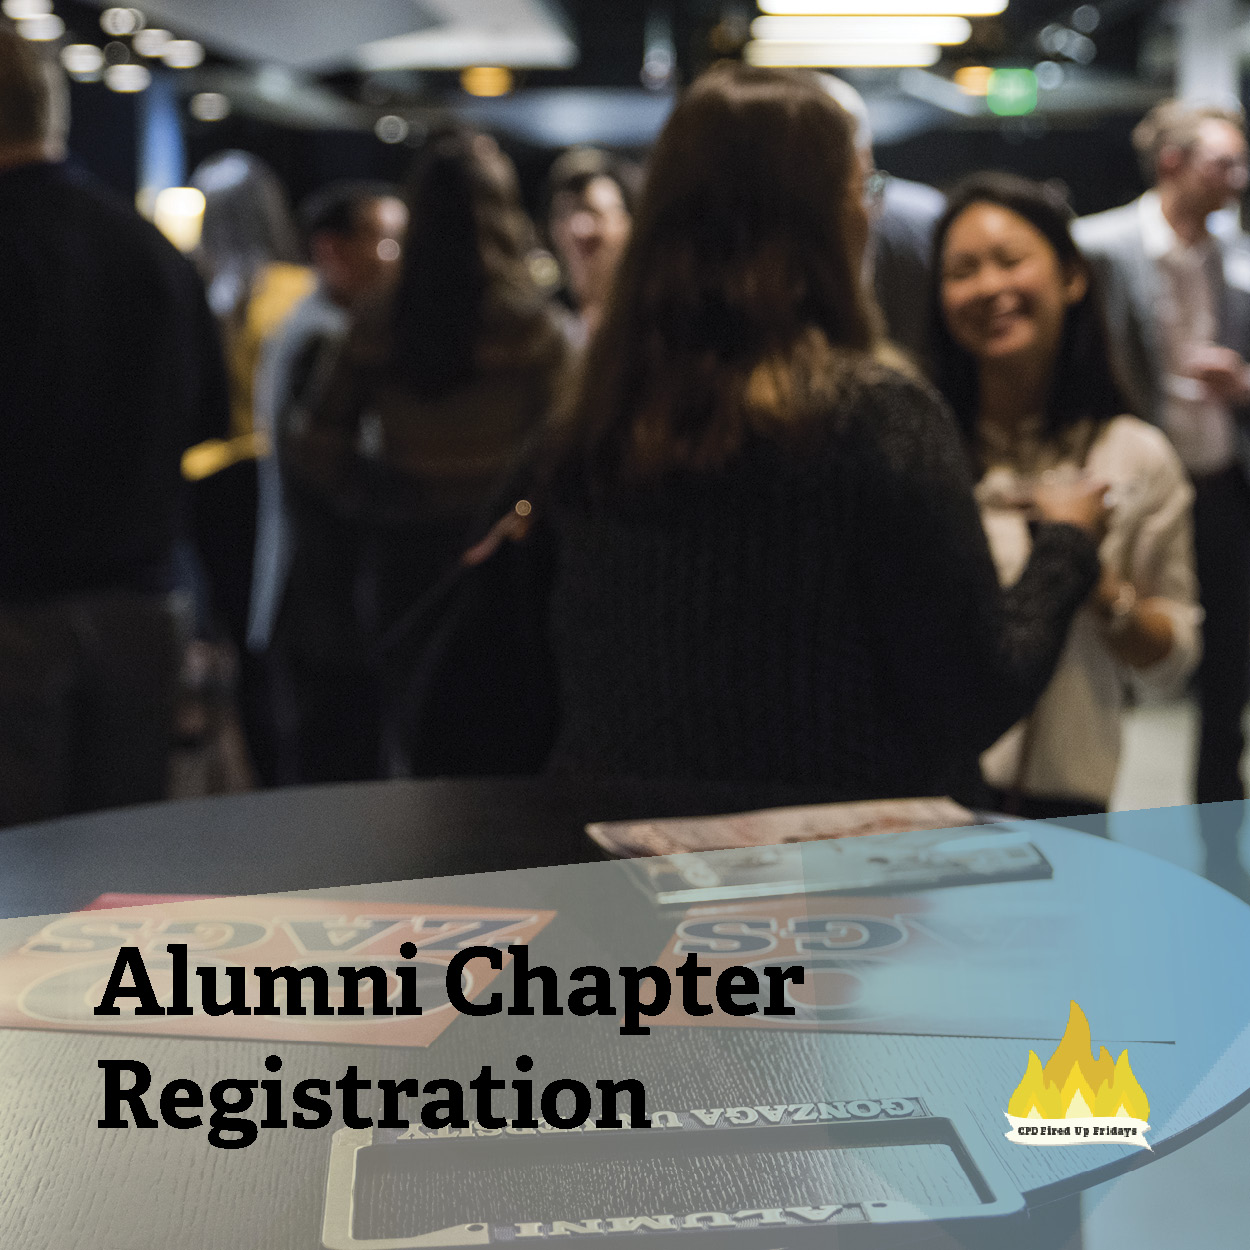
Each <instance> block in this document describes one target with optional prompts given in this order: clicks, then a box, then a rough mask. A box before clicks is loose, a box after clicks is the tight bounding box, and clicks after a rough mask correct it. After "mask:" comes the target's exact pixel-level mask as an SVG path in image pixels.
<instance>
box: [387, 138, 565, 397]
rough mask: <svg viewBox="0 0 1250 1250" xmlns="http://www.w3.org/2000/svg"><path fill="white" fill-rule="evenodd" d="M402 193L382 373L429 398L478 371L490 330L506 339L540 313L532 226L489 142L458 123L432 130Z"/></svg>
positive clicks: (509, 170)
mask: <svg viewBox="0 0 1250 1250" xmlns="http://www.w3.org/2000/svg"><path fill="white" fill-rule="evenodd" d="M407 199H408V211H409V226H408V234H407V237H406V240H405V243H404V253H403V260H402V262H401V268H400V274H399V279H398V283H397V285H396V287H395V290H394V293H393V296H392V300H391V305H390V318H389V334H388V335H387V340H388V345H389V350H388V362H387V368H386V372H387V374H388V375H389V376H390V377H391V378H392V379H393V380H394V381H396V382H398V383H400V384H401V385H402V386H404V387H405V388H406V389H408V390H409V391H411V392H412V393H413V394H414V395H416V396H417V397H419V398H423V399H435V398H438V397H440V396H442V395H446V394H448V393H450V392H451V391H453V390H456V389H457V388H458V387H461V386H465V385H467V384H468V383H470V382H471V381H472V380H473V378H474V377H475V376H476V375H477V373H478V371H479V368H480V363H481V359H480V358H481V354H482V353H481V348H482V343H483V338H484V336H485V335H486V334H487V333H488V329H489V330H490V332H492V333H496V334H498V335H499V336H501V337H503V338H508V337H510V336H512V335H515V334H516V333H517V332H518V331H520V332H522V333H524V331H525V327H526V326H531V327H532V326H533V325H534V323H535V322H536V321H538V320H541V321H542V324H543V326H544V327H545V326H546V318H545V314H544V312H543V305H542V299H541V295H540V293H539V290H538V288H537V286H536V285H535V283H534V281H533V279H532V277H531V276H530V271H529V267H528V263H527V258H528V255H529V253H530V251H531V250H532V249H533V246H534V234H533V227H532V225H531V224H530V221H529V219H528V218H527V217H526V215H525V211H524V209H523V208H522V207H521V199H520V193H519V191H518V188H517V180H516V171H515V170H514V169H513V167H512V163H511V161H509V160H508V158H507V157H506V156H505V155H504V154H503V153H502V152H501V151H500V150H499V149H498V148H497V147H496V146H495V143H494V141H493V140H492V139H489V138H487V137H486V136H485V135H480V134H477V133H475V132H474V131H471V130H467V129H462V128H459V127H457V128H448V129H444V130H441V131H438V132H436V133H435V134H433V135H431V137H430V138H429V140H428V141H427V143H426V145H425V148H424V149H423V150H422V152H421V154H420V156H419V157H418V160H417V165H416V168H415V169H414V171H413V175H412V178H411V181H410V183H409V189H408V196H407Z"/></svg>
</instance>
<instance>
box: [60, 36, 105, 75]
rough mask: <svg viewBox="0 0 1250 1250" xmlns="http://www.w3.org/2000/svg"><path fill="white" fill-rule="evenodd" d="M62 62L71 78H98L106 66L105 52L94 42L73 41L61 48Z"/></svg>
mask: <svg viewBox="0 0 1250 1250" xmlns="http://www.w3.org/2000/svg"><path fill="white" fill-rule="evenodd" d="M61 64H62V65H63V66H64V67H65V72H66V73H67V74H68V75H69V76H70V77H71V78H78V79H85V78H96V77H98V76H99V73H100V71H101V70H102V69H103V68H104V53H103V52H101V51H100V49H99V48H97V47H96V46H95V44H94V43H71V44H67V45H66V46H65V47H64V48H62V49H61Z"/></svg>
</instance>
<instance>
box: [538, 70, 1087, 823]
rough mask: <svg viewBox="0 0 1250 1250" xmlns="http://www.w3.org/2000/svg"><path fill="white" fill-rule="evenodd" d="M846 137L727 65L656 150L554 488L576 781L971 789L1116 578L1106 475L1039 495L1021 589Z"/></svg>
mask: <svg viewBox="0 0 1250 1250" xmlns="http://www.w3.org/2000/svg"><path fill="white" fill-rule="evenodd" d="M861 182H862V174H861V173H860V166H859V164H858V162H857V161H856V159H855V151H854V142H853V133H852V126H851V122H850V120H849V118H848V117H847V115H846V114H845V113H844V112H843V110H842V109H841V108H840V107H839V106H838V105H837V104H836V103H835V102H834V101H833V100H831V99H830V98H829V97H828V96H827V95H826V93H825V92H824V91H823V90H822V89H821V87H820V85H819V83H818V81H817V80H816V79H815V78H814V77H813V76H811V75H806V74H802V73H795V72H790V71H780V70H765V69H757V68H750V67H746V66H742V65H725V66H720V67H717V68H714V69H713V70H711V71H709V72H708V73H707V74H705V75H704V76H703V77H702V78H701V79H700V80H699V81H698V82H697V83H695V85H694V86H693V87H692V88H691V89H690V91H689V92H688V94H687V95H686V96H685V98H684V99H683V100H682V102H681V103H680V104H679V105H678V107H677V109H676V110H675V112H674V113H673V115H672V117H671V119H670V120H669V123H668V125H667V126H666V128H665V130H664V133H663V135H662V136H661V138H660V141H659V143H658V145H657V147H656V149H655V152H654V154H653V157H652V164H651V168H650V173H649V178H648V182H647V185H646V188H645V189H644V192H643V195H642V200H641V203H640V204H639V207H638V213H637V217H636V219H635V232H634V235H633V239H632V241H631V243H630V245H629V247H628V249H627V251H626V253H625V256H624V259H623V262H622V267H621V270H620V272H619V276H618V280H617V284H616V287H615V289H614V292H613V297H612V300H611V301H610V304H609V307H608V310H607V314H606V317H605V320H604V323H603V325H602V327H601V329H600V331H599V333H598V334H597V336H596V337H595V339H594V340H593V341H592V343H591V346H590V349H589V357H588V360H587V362H586V367H585V369H584V371H583V373H582V375H581V381H580V389H579V392H578V394H577V395H576V397H575V401H574V403H573V407H572V411H571V414H570V419H569V421H568V423H567V429H568V435H567V437H568V439H569V442H568V445H567V447H566V448H565V450H564V452H563V454H562V456H561V458H560V460H559V467H558V468H557V470H556V473H555V479H554V485H553V488H552V502H551V516H550V519H551V524H552V526H553V528H554V530H555V532H556V535H557V541H558V544H559V568H558V572H557V575H556V581H555V585H554V589H553V598H552V630H553V646H554V652H555V656H556V660H557V663H558V667H559V672H560V704H561V709H562V726H561V730H560V733H559V738H558V741H557V744H556V748H555V752H554V756H553V759H552V761H551V767H552V768H553V769H556V770H561V771H565V772H576V773H579V774H598V775H612V776H635V777H649V778H674V779H686V780H704V781H735V782H742V783H789V784H794V785H803V786H807V787H813V786H815V787H819V788H821V789H822V790H823V791H824V792H825V793H826V794H827V795H828V797H830V798H845V799H855V798H884V797H897V796H905V795H931V794H950V795H953V796H955V797H957V798H963V799H965V800H975V798H976V795H977V793H978V789H979V782H978V778H977V755H978V753H979V752H980V751H981V750H982V749H983V748H984V747H986V746H988V745H989V744H990V743H991V742H993V741H994V740H995V738H996V737H997V736H998V735H999V734H1000V733H1002V732H1003V731H1004V730H1005V729H1006V728H1007V727H1008V726H1009V725H1011V724H1012V723H1013V722H1014V721H1015V720H1017V719H1018V718H1019V717H1020V716H1021V715H1022V714H1023V713H1025V712H1026V711H1027V710H1028V709H1029V708H1030V707H1031V705H1032V704H1033V702H1034V700H1035V699H1036V698H1037V696H1038V695H1039V693H1040V692H1041V690H1042V689H1043V687H1044V686H1045V684H1046V682H1047V680H1048V678H1049V676H1050V673H1051V670H1052V669H1053V667H1054V664H1055V662H1056V659H1057V657H1058V655H1059V651H1060V648H1061V646H1062V644H1063V641H1064V637H1065V634H1066V631H1067V627H1068V624H1069V622H1070V620H1071V618H1072V615H1073V613H1074V612H1075V610H1076V608H1077V607H1078V606H1079V605H1080V603H1081V602H1082V601H1083V600H1084V599H1085V598H1086V597H1087V596H1088V594H1089V593H1090V591H1091V590H1092V589H1093V586H1094V584H1095V582H1096V580H1097V577H1098V558H1097V550H1096V546H1095V542H1094V539H1093V537H1092V536H1091V535H1092V534H1095V533H1097V531H1098V530H1099V529H1100V527H1101V525H1102V523H1103V519H1104V518H1105V505H1104V504H1103V501H1102V494H1103V492H1102V490H1101V489H1100V488H1098V487H1097V486H1096V485H1084V486H1081V485H1078V486H1072V485H1068V486H1062V485H1060V484H1058V483H1053V484H1051V485H1050V486H1049V487H1047V488H1046V489H1045V490H1043V491H1042V492H1041V497H1040V498H1039V501H1038V508H1039V516H1038V523H1037V524H1036V527H1035V535H1034V546H1033V556H1032V559H1031V560H1030V562H1029V566H1028V568H1027V570H1026V571H1025V573H1024V575H1023V576H1022V577H1021V579H1020V581H1019V582H1018V584H1017V585H1016V586H1015V587H1014V588H1013V589H1012V590H1011V591H1009V592H1007V593H1006V594H1003V593H1002V592H1000V590H999V587H998V583H997V579H996V577H995V574H994V569H993V565H992V563H991V560H990V555H989V551H988V549H987V547H986V542H985V537H984V535H983V533H982V530H981V526H980V520H979V517H978V514H977V509H976V506H975V504H974V502H973V497H972V483H971V479H970V472H969V466H968V464H967V462H966V457H965V453H964V450H963V447H962V443H961V439H960V437H959V434H958V432H957V430H956V428H955V425H954V422H953V420H952V418H951V416H950V414H949V412H948V411H947V410H946V408H945V407H944V406H943V405H942V403H941V402H940V400H939V399H938V398H937V397H936V395H935V394H934V392H933V391H931V390H930V389H929V388H928V387H926V386H925V385H924V384H922V383H921V382H919V381H917V380H915V379H913V378H912V377H911V376H910V375H908V374H907V373H905V372H901V371H900V370H899V369H897V368H895V367H893V366H892V365H891V363H890V359H889V357H888V354H887V352H886V349H884V348H882V346H881V340H880V333H879V329H878V316H877V314H876V311H875V309H873V307H872V306H871V303H870V299H869V297H868V296H867V295H866V294H865V292H864V290H863V288H862V285H861V282H860V279H859V274H860V273H861V261H862V257H863V251H864V248H865V246H866V243H867V238H868V217H867V211H866V208H865V205H864V197H863V194H862V187H861Z"/></svg>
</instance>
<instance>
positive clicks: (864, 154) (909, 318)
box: [820, 74, 946, 365]
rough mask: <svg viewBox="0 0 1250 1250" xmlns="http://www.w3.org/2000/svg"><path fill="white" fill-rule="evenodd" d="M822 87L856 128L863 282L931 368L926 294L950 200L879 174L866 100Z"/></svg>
mask: <svg viewBox="0 0 1250 1250" xmlns="http://www.w3.org/2000/svg"><path fill="white" fill-rule="evenodd" d="M820 83H821V86H823V87H824V89H825V90H826V91H827V92H828V93H829V95H831V96H832V97H833V98H834V99H835V100H836V101H837V102H838V104H840V105H841V106H842V108H843V109H845V110H846V112H847V114H848V115H849V116H850V118H851V120H852V121H853V122H854V124H855V151H856V153H857V155H858V158H859V163H860V167H861V168H862V170H863V173H864V209H865V211H866V212H867V213H868V221H869V224H870V226H871V235H870V238H869V244H868V252H867V255H866V257H865V266H866V271H867V272H866V274H865V277H866V278H867V280H868V283H869V285H870V286H871V288H872V293H873V295H874V296H875V298H876V301H877V304H878V306H879V307H880V309H881V312H882V315H883V316H884V317H885V328H886V333H887V334H888V335H889V338H890V341H891V342H893V343H895V344H896V345H897V346H899V347H901V348H902V349H903V350H904V351H905V352H906V353H907V354H908V356H910V357H911V359H912V360H913V361H915V362H916V363H917V364H920V365H927V363H928V361H927V359H926V353H927V352H928V350H929V346H930V338H931V329H932V315H931V309H930V307H929V301H928V299H927V298H926V295H925V293H926V292H927V291H928V289H929V283H930V261H931V259H932V251H933V247H932V243H933V228H934V226H936V225H937V221H938V218H939V217H941V215H942V213H943V212H944V211H945V209H946V197H945V196H944V195H943V194H942V193H941V192H940V191H938V190H937V189H936V188H934V187H930V186H927V185H926V184H925V183H923V182H913V181H911V180H910V179H908V178H897V177H895V176H894V175H893V174H887V173H885V172H884V171H882V170H880V169H878V168H877V166H876V158H875V157H874V155H873V150H872V126H871V124H870V122H869V119H868V106H867V105H866V104H865V103H864V98H863V96H861V95H860V94H859V92H858V91H856V90H855V88H854V87H852V86H851V84H850V83H848V82H846V81H845V80H843V79H841V78H837V77H835V76H834V75H833V74H821V75H820Z"/></svg>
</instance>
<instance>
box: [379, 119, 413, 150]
mask: <svg viewBox="0 0 1250 1250" xmlns="http://www.w3.org/2000/svg"><path fill="white" fill-rule="evenodd" d="M408 129H409V127H408V123H407V121H406V120H405V119H404V118H402V117H400V116H399V114H398V113H387V114H386V116H385V117H379V118H378V120H377V122H376V123H375V124H374V127H373V133H374V134H375V135H377V137H378V138H379V139H381V140H382V142H383V143H403V141H404V140H405V139H406V138H408Z"/></svg>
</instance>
